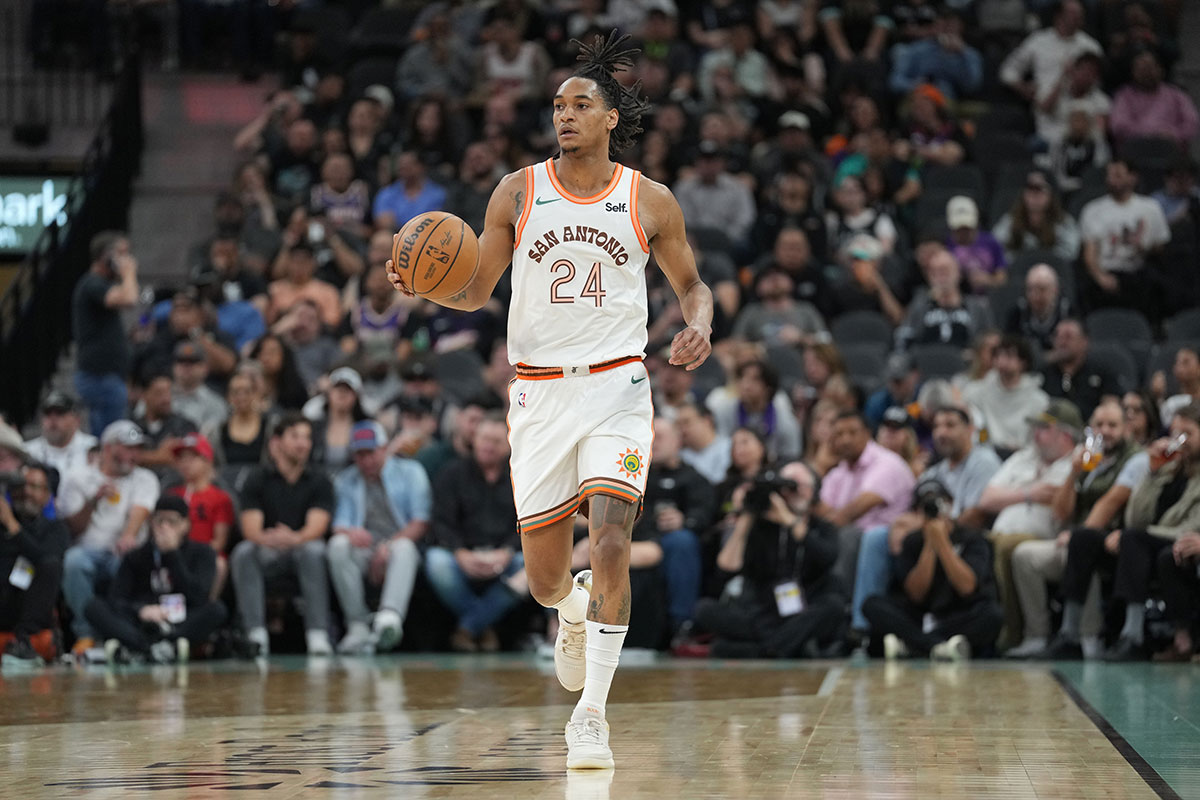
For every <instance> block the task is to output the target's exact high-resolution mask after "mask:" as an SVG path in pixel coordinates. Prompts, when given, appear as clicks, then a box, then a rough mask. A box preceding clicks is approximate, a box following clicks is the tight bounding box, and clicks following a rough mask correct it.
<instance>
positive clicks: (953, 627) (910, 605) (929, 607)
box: [863, 479, 1004, 661]
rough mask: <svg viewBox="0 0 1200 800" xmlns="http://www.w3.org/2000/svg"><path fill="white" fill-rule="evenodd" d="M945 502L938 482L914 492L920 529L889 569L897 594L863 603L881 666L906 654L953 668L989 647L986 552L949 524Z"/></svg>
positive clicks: (995, 611) (994, 625) (990, 582)
mask: <svg viewBox="0 0 1200 800" xmlns="http://www.w3.org/2000/svg"><path fill="white" fill-rule="evenodd" d="M953 503H954V500H953V498H952V497H951V496H950V492H949V491H948V490H947V489H946V487H945V485H944V484H942V482H941V481H938V480H929V479H927V480H924V481H922V482H921V483H920V484H919V485H918V486H917V488H916V490H915V492H914V505H915V506H916V508H917V510H918V511H919V512H920V514H921V526H920V527H919V528H917V529H916V530H914V531H913V532H912V533H910V534H909V535H908V536H907V537H905V539H904V544H903V545H902V546H901V549H900V556H899V559H898V562H899V563H898V565H897V566H898V573H899V575H900V581H901V585H902V586H903V595H901V596H893V595H882V594H877V595H873V596H871V597H868V598H867V600H866V602H865V603H863V614H865V615H866V617H867V620H868V621H869V622H870V623H871V631H872V636H873V638H874V637H879V636H882V638H883V652H884V655H885V656H886V657H887V658H889V659H891V658H896V657H898V656H906V655H908V654H909V653H914V654H917V655H926V654H928V655H930V656H931V657H932V658H934V659H936V660H940V661H961V660H964V659H967V658H969V657H970V655H971V652H972V651H975V652H978V651H980V650H984V649H988V648H990V647H991V646H992V645H993V644H994V643H995V641H996V636H997V634H999V632H1000V626H1001V624H1003V621H1004V617H1003V613H1002V612H1001V609H1000V604H999V602H997V600H996V586H995V580H994V576H993V573H992V549H991V547H990V546H989V545H988V542H987V539H986V538H984V535H983V533H982V532H980V531H978V530H975V529H973V528H967V527H964V526H962V525H960V524H958V523H956V522H955V521H954V520H953V519H951V517H950V514H951V511H952V509H953Z"/></svg>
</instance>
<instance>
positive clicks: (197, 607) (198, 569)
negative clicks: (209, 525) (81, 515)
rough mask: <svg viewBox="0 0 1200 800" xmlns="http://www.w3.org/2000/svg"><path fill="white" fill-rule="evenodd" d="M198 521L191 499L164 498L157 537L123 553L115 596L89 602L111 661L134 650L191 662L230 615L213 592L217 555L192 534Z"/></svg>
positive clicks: (156, 519)
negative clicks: (191, 519)
mask: <svg viewBox="0 0 1200 800" xmlns="http://www.w3.org/2000/svg"><path fill="white" fill-rule="evenodd" d="M190 525H191V523H190V522H189V520H188V507H187V503H185V502H184V501H183V498H181V497H177V496H175V495H164V496H163V497H161V498H159V500H158V503H157V504H156V505H155V506H154V514H153V515H152V516H151V517H150V536H149V538H148V539H147V540H146V542H145V543H144V544H142V545H141V546H139V547H138V548H136V549H134V550H131V551H129V552H128V553H126V554H125V557H124V558H122V559H121V565H120V566H119V567H118V568H117V574H116V577H115V578H114V579H113V584H112V587H111V588H110V589H109V592H108V595H107V596H106V597H102V596H96V597H93V598H92V600H91V602H89V603H88V606H87V618H88V622H90V623H91V624H92V625H93V626H94V627H95V629H96V631H97V633H98V634H99V635H100V636H102V637H103V638H104V639H105V642H104V651H105V654H106V655H107V656H108V661H109V663H110V664H111V663H116V662H117V661H119V660H128V655H129V654H136V655H137V656H139V657H142V658H148V659H149V660H151V661H153V662H155V663H157V664H164V663H170V662H172V661H178V662H180V663H186V662H187V660H188V658H189V656H190V653H191V649H192V646H193V645H199V644H203V643H205V642H207V641H208V637H209V636H210V635H212V633H213V632H214V631H216V630H217V628H219V627H220V626H221V623H223V622H224V621H225V615H226V612H225V606H223V605H221V603H220V602H219V601H217V600H213V599H211V598H210V591H211V588H212V585H213V576H214V574H215V572H216V561H217V559H216V554H215V553H214V552H213V550H212V548H211V547H209V546H207V545H204V544H200V543H199V542H194V541H192V540H191V539H189V538H188V529H189V527H190ZM122 650H124V651H125V653H124V654H122V653H121V651H122ZM122 656H124V657H122Z"/></svg>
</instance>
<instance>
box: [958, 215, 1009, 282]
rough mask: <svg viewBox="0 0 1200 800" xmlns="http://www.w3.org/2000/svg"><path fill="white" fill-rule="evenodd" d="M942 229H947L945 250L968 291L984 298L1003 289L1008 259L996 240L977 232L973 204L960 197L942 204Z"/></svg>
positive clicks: (983, 232) (976, 218)
mask: <svg viewBox="0 0 1200 800" xmlns="http://www.w3.org/2000/svg"><path fill="white" fill-rule="evenodd" d="M946 225H947V226H948V227H949V228H950V237H949V239H947V240H946V247H947V248H948V249H949V250H950V252H951V254H952V255H953V256H954V258H955V259H957V260H958V264H959V266H960V267H962V269H963V271H964V272H965V273H966V278H967V283H969V284H970V285H971V291H973V292H975V293H976V294H986V293H987V292H988V290H990V289H993V288H995V287H997V286H1003V285H1004V284H1005V282H1006V281H1007V280H1008V258H1007V256H1005V255H1004V248H1003V247H1001V246H1000V243H999V242H997V241H996V238H995V237H994V236H992V234H991V233H989V232H988V231H986V230H980V228H979V206H977V205H975V201H974V200H972V199H971V198H970V197H967V196H966V195H961V194H960V195H958V196H956V197H951V198H950V202H948V203H946Z"/></svg>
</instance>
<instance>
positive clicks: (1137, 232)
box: [1079, 158, 1171, 310]
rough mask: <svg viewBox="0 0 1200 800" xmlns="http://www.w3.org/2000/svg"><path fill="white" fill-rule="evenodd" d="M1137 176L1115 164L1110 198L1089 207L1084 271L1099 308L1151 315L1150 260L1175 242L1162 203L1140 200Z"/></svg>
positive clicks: (1109, 176)
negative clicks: (1134, 310)
mask: <svg viewBox="0 0 1200 800" xmlns="http://www.w3.org/2000/svg"><path fill="white" fill-rule="evenodd" d="M1137 179H1138V176H1137V170H1136V169H1134V167H1133V165H1132V164H1130V163H1129V162H1127V161H1123V160H1121V159H1119V158H1118V159H1114V160H1113V161H1111V162H1109V164H1108V168H1107V172H1106V176H1105V181H1106V183H1107V184H1108V194H1107V195H1106V196H1104V197H1100V198H1098V199H1096V200H1093V201H1092V202H1090V203H1088V204H1087V205H1086V206H1084V207H1083V212H1082V213H1081V214H1080V216H1079V227H1080V228H1081V229H1082V232H1083V265H1084V267H1086V268H1087V272H1088V277H1090V278H1091V285H1090V286H1089V287H1088V289H1089V290H1090V294H1091V302H1092V305H1093V306H1113V305H1116V306H1123V307H1126V308H1139V309H1146V310H1149V308H1148V307H1147V297H1146V292H1145V290H1144V286H1143V285H1144V284H1145V283H1146V280H1145V276H1144V275H1141V274H1139V273H1141V271H1142V268H1143V267H1144V266H1145V265H1146V257H1147V256H1148V255H1151V254H1152V253H1154V252H1155V251H1157V250H1158V249H1159V248H1161V247H1162V246H1163V245H1164V244H1166V243H1167V242H1168V241H1170V240H1171V229H1170V228H1169V227H1168V226H1167V219H1166V217H1165V216H1163V212H1162V208H1160V207H1159V205H1158V203H1156V202H1154V201H1153V200H1151V199H1150V198H1149V197H1146V196H1144V195H1140V194H1136V193H1135V192H1134V189H1135V188H1136V187H1137Z"/></svg>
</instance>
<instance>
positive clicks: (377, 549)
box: [326, 420, 432, 654]
mask: <svg viewBox="0 0 1200 800" xmlns="http://www.w3.org/2000/svg"><path fill="white" fill-rule="evenodd" d="M387 444H388V437H387V433H386V432H385V431H384V430H383V426H382V425H380V424H379V423H378V422H375V421H373V420H364V421H362V422H359V423H357V424H356V425H355V426H354V431H353V433H352V435H351V441H350V449H351V451H352V452H353V456H354V464H353V465H352V466H349V467H346V468H345V469H344V470H342V471H341V472H340V473H339V474H338V476H337V479H336V481H335V483H334V493H335V495H336V497H337V510H336V511H335V512H334V516H333V533H334V535H333V538H331V539H330V540H329V548H328V551H327V553H326V554H327V556H328V558H329V576H330V578H331V580H332V581H333V589H334V591H335V592H337V597H338V603H339V604H340V605H341V607H342V613H343V614H344V615H345V618H346V625H347V632H346V635H345V637H343V638H342V640H341V641H340V642H338V648H337V649H338V652H339V653H343V654H355V653H366V652H376V651H377V652H387V651H389V650H392V649H394V648H395V647H396V645H398V644H399V643H400V638H401V636H403V634H404V619H405V617H406V616H407V614H408V604H409V601H410V600H411V599H412V592H413V586H414V585H415V583H416V579H417V570H418V569H419V567H420V564H421V554H420V551H419V550H418V549H417V545H418V543H420V542H421V541H422V540H423V539H424V538H425V534H426V533H427V532H428V530H429V518H430V510H431V505H432V499H431V495H430V488H429V479H428V478H427V477H426V476H425V470H424V469H422V468H421V465H420V464H418V463H417V462H416V461H413V460H411V459H407V458H398V457H395V456H388V454H387ZM364 578H366V580H368V581H370V583H371V584H372V585H375V586H381V587H382V590H381V592H382V594H381V597H380V600H379V610H378V612H377V613H376V614H375V620H374V623H373V626H374V630H373V631H372V630H368V628H367V615H368V610H367V603H366V599H365V597H364V593H363V579H364Z"/></svg>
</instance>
